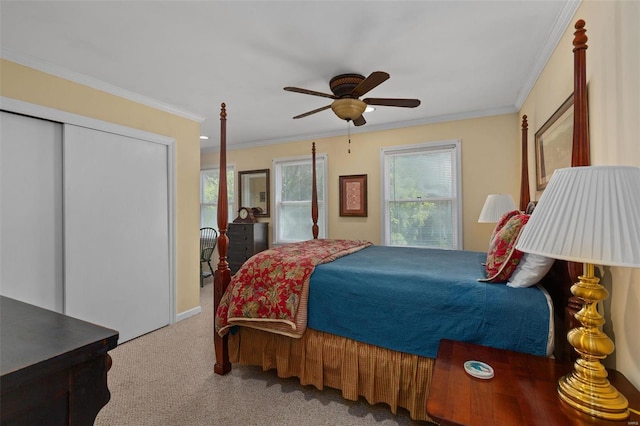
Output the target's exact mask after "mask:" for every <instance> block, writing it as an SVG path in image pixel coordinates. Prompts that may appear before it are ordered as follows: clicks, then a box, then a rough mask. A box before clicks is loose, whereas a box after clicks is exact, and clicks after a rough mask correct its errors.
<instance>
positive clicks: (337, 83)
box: [284, 71, 420, 126]
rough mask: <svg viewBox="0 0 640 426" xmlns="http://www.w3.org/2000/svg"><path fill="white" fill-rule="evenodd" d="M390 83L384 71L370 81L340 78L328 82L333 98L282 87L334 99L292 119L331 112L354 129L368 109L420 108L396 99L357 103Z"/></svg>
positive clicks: (352, 76)
mask: <svg viewBox="0 0 640 426" xmlns="http://www.w3.org/2000/svg"><path fill="white" fill-rule="evenodd" d="M387 79H389V74H388V73H386V72H384V71H374V72H372V73H371V74H370V75H369V77H367V78H364V76H362V75H360V74H340V75H337V76H335V77H333V78H332V79H331V80H330V81H329V87H330V89H331V92H333V95H330V94H328V93H322V92H316V91H315V90H308V89H301V88H299V87H285V88H284V90H286V91H289V92H297V93H303V94H306V95H314V96H322V97H324V98H329V99H334V101H333V102H332V103H331V104H330V105H325V106H323V107H321V108H318V109H314V110H313V111H309V112H305V113H304V114H300V115H296V116H295V117H293V118H294V119H296V118H303V117H307V116H309V115H311V114H315V113H316V112H320V111H324V110H325V109H329V108H331V109H332V110H333V112H334V113H335V114H336V115H337V116H338V117H339V118H341V119H342V120H347V121H353V124H354V125H356V126H362V125H363V124H365V123H366V121H365V119H364V117H363V116H362V113H363V112H364V110H365V108H366V107H367V105H379V106H391V107H403V108H415V107H417V106H418V105H420V100H419V99H396V98H366V99H363V100H360V99H358V98H360V97H361V96H362V95H364V94H365V93H367V92H369V91H370V90H372V89H374V88H375V87H377V86H378V85H380V84H381V83H383V82H384V81H386V80H387Z"/></svg>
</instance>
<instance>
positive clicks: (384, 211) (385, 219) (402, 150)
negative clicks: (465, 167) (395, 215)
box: [380, 139, 463, 250]
mask: <svg viewBox="0 0 640 426" xmlns="http://www.w3.org/2000/svg"><path fill="white" fill-rule="evenodd" d="M443 149H451V150H453V153H454V157H455V159H454V163H455V164H454V165H453V166H454V167H455V173H454V176H455V179H456V182H455V185H454V187H455V191H456V194H455V197H453V198H451V200H452V203H453V205H452V208H453V211H454V215H453V218H454V222H455V223H454V226H453V232H454V237H453V243H454V244H453V247H452V248H451V249H452V250H463V234H462V231H463V227H462V211H463V209H462V152H461V141H460V139H448V140H442V141H435V142H423V143H418V144H411V145H397V146H390V147H382V148H380V188H381V202H380V210H381V214H380V217H381V226H380V228H381V236H380V241H382V244H383V245H386V246H391V244H390V241H391V229H390V224H389V219H390V218H389V207H388V206H389V201H390V200H389V193H388V192H389V191H388V176H387V173H386V170H387V168H386V166H387V164H386V159H387V158H390V157H391V156H392V155H398V154H400V155H402V154H413V153H424V152H428V151H442V150H443ZM439 199H440V200H442V199H443V198H439ZM447 199H449V198H447ZM394 247H396V246H394ZM398 247H400V246H398ZM403 247H404V246H403ZM410 247H415V246H410ZM416 248H429V247H416Z"/></svg>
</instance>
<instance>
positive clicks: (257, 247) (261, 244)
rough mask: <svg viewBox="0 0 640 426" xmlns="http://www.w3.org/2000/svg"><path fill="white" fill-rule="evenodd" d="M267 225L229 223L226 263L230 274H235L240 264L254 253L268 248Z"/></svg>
mask: <svg viewBox="0 0 640 426" xmlns="http://www.w3.org/2000/svg"><path fill="white" fill-rule="evenodd" d="M268 234H269V224H268V223H258V222H256V223H230V224H229V229H228V231H227V235H228V236H229V254H228V256H227V257H228V262H229V269H231V274H232V275H233V274H235V273H236V272H237V271H238V269H240V267H241V266H242V264H243V263H244V262H245V261H246V260H247V259H249V258H250V257H251V256H253V255H254V254H256V253H259V252H261V251H263V250H266V249H267V248H269V243H268V241H269V235H268Z"/></svg>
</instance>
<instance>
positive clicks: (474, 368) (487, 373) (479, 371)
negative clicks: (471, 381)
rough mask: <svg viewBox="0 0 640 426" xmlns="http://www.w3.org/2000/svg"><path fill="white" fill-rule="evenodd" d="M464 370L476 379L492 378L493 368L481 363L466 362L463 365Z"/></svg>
mask: <svg viewBox="0 0 640 426" xmlns="http://www.w3.org/2000/svg"><path fill="white" fill-rule="evenodd" d="M464 369H465V371H466V372H467V373H469V375H471V376H473V377H477V378H478V379H490V378H492V377H493V368H491V366H490V365H489V364H485V363H484V362H481V361H473V360H472V361H467V362H465V363H464Z"/></svg>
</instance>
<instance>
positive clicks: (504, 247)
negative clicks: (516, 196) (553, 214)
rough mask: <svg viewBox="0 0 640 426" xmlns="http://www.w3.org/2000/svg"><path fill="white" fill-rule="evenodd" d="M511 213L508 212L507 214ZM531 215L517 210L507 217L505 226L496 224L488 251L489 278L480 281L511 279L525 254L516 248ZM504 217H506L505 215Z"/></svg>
mask: <svg viewBox="0 0 640 426" xmlns="http://www.w3.org/2000/svg"><path fill="white" fill-rule="evenodd" d="M509 214H510V213H507V215H509ZM505 216H506V215H505ZM529 217H530V216H529V215H528V214H522V213H520V212H518V211H516V212H515V214H511V215H510V216H509V217H508V218H506V221H505V223H504V224H503V226H501V227H500V228H498V226H496V230H494V233H493V235H492V237H491V242H490V244H489V252H488V253H487V263H486V265H485V271H486V273H487V278H485V279H481V280H480V281H484V282H492V283H498V282H505V281H507V280H508V279H509V277H510V276H511V274H512V273H513V271H514V270H515V269H516V266H518V263H519V262H520V259H521V258H522V255H523V254H524V253H522V252H521V251H520V250H516V242H517V241H518V236H519V235H520V231H522V228H523V227H524V225H525V224H526V223H527V222H528V221H529ZM503 219H505V218H504V217H503ZM501 222H502V220H501ZM498 225H500V223H498Z"/></svg>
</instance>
